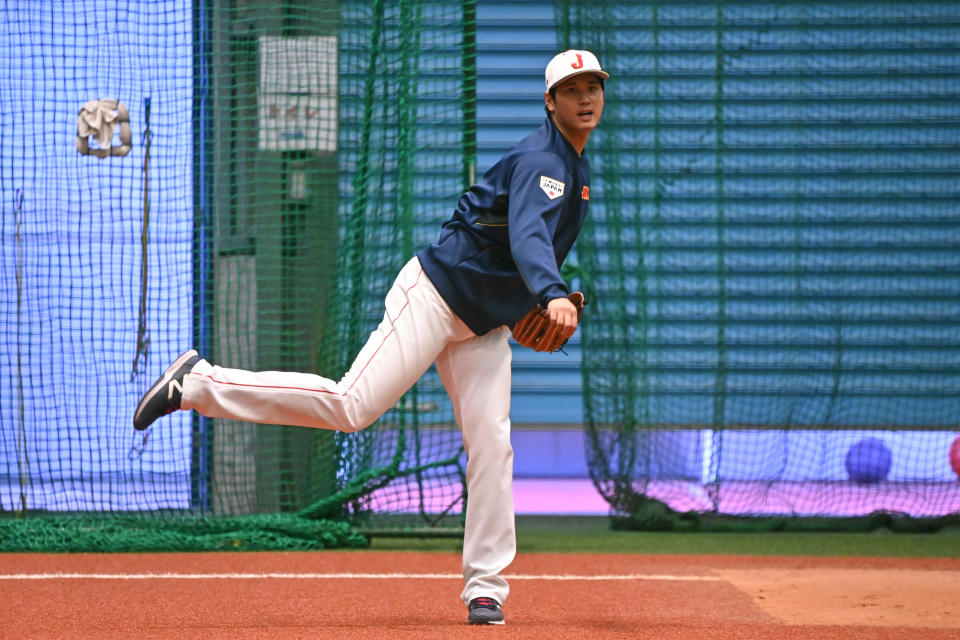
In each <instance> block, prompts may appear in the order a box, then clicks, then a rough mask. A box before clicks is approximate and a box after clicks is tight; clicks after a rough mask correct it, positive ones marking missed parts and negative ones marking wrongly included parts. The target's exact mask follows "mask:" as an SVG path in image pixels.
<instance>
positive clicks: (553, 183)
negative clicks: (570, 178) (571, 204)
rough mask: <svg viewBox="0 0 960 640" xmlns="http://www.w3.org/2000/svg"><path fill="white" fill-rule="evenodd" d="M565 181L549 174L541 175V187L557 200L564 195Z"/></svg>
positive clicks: (552, 198) (549, 196)
mask: <svg viewBox="0 0 960 640" xmlns="http://www.w3.org/2000/svg"><path fill="white" fill-rule="evenodd" d="M563 186H564V185H563V183H562V182H560V181H559V180H554V179H553V178H548V177H547V176H540V188H541V189H543V192H544V193H545V194H547V197H548V198H550V199H551V200H556V199H557V198H559V197H560V196H562V195H563Z"/></svg>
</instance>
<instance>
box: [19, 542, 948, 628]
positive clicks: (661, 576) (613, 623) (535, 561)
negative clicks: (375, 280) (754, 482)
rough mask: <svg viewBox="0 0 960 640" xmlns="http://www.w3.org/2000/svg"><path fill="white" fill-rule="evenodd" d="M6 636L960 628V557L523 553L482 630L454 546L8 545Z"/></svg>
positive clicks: (510, 572)
mask: <svg viewBox="0 0 960 640" xmlns="http://www.w3.org/2000/svg"><path fill="white" fill-rule="evenodd" d="M0 561H2V565H3V566H2V569H0V630H2V635H0V637H2V638H97V639H98V640H101V639H109V638H124V639H128V638H170V639H173V638H176V639H178V640H179V639H193V638H197V639H199V638H203V639H205V640H206V639H220V638H270V639H273V638H358V639H372V638H389V639H394V638H473V637H494V636H495V637H497V638H536V639H540V638H548V639H550V640H565V639H567V638H570V639H576V640H584V639H585V638H658V639H670V638H684V639H687V638H717V639H720V638H724V639H729V638H777V639H778V640H784V639H785V640H794V639H801V638H803V639H807V638H809V639H813V638H865V637H870V638H897V640H912V639H919V638H924V639H929V638H957V637H960V560H958V559H887V558H883V559H880V558H875V559H869V558H867V559H865V558H781V557H754V556H640V555H614V554H606V555H573V554H524V555H521V556H519V557H518V558H517V560H516V562H514V564H513V565H512V566H511V567H510V569H509V571H508V574H509V575H511V576H513V578H512V579H511V587H512V594H511V596H510V599H509V600H508V602H507V603H506V605H505V606H504V612H505V614H506V616H507V625H506V626H504V627H481V628H476V627H469V626H467V625H466V624H465V620H466V610H465V608H464V607H463V606H462V605H461V604H460V603H459V601H458V594H459V591H460V588H461V581H460V577H459V575H458V574H459V564H460V557H459V555H458V554H455V553H415V552H404V553H387V552H378V551H370V552H314V553H197V554H149V555H140V554H114V555H100V554H89V555H38V554H6V555H3V556H0Z"/></svg>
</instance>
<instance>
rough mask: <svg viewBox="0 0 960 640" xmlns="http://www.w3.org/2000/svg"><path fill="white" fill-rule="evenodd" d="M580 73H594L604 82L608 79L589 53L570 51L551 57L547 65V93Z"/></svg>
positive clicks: (578, 50) (598, 63)
mask: <svg viewBox="0 0 960 640" xmlns="http://www.w3.org/2000/svg"><path fill="white" fill-rule="evenodd" d="M581 73H594V74H596V75H598V76H600V77H601V78H603V79H604V80H606V79H607V78H609V77H610V74H609V73H607V72H606V71H604V70H603V69H601V68H600V61H599V60H597V56H595V55H593V54H592V53H590V52H589V51H583V50H581V49H570V50H569V51H564V52H563V53H558V54H557V55H555V56H553V60H551V61H550V64H548V65H547V72H546V78H547V91H550V89H552V88H553V87H554V86H556V84H557V83H558V82H561V81H562V80H566V79H567V78H570V77H573V76H577V75H580V74H581Z"/></svg>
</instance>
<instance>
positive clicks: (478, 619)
mask: <svg viewBox="0 0 960 640" xmlns="http://www.w3.org/2000/svg"><path fill="white" fill-rule="evenodd" d="M467 621H468V622H469V623H470V624H504V621H503V611H502V610H501V609H500V603H499V602H497V601H496V600H494V599H493V598H474V599H473V600H471V601H470V617H469V618H468V619H467Z"/></svg>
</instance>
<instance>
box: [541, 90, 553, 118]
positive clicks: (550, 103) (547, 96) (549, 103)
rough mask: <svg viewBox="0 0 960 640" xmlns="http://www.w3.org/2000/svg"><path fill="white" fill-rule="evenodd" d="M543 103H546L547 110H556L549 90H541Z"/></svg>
mask: <svg viewBox="0 0 960 640" xmlns="http://www.w3.org/2000/svg"><path fill="white" fill-rule="evenodd" d="M543 104H544V105H546V107H547V111H549V112H550V113H553V112H554V111H555V110H556V105H555V104H554V103H553V98H552V97H551V96H550V92H549V91H544V92H543Z"/></svg>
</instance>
